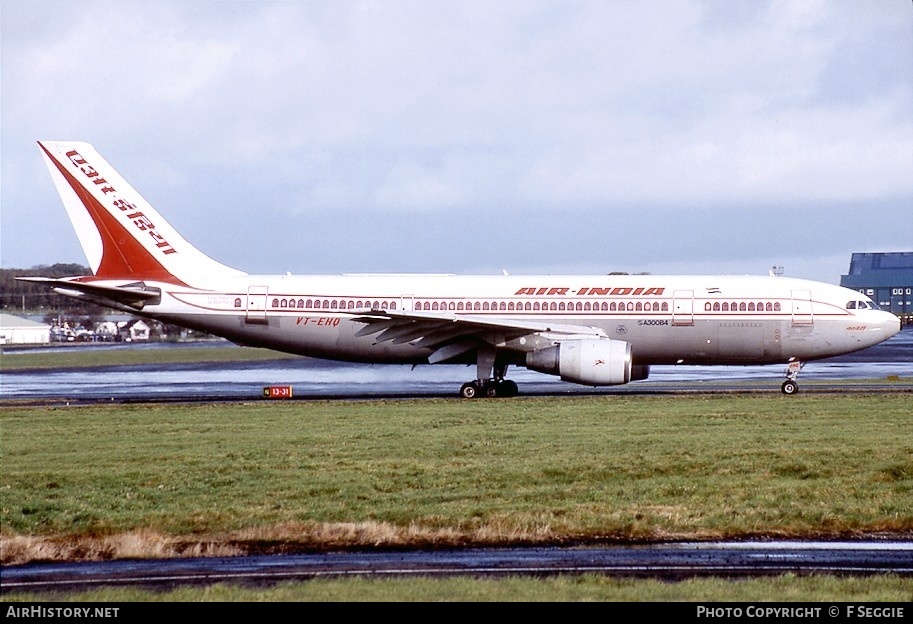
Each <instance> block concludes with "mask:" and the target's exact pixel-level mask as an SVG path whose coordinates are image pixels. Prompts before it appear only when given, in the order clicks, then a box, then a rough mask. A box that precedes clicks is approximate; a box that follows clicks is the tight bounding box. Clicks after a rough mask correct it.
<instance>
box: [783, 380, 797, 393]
mask: <svg viewBox="0 0 913 624" xmlns="http://www.w3.org/2000/svg"><path fill="white" fill-rule="evenodd" d="M780 391H781V392H782V393H783V394H796V393H797V392H798V391H799V384H797V383H796V382H795V381H793V380H791V379H787V380H786V381H784V382H783V385H782V386H780Z"/></svg>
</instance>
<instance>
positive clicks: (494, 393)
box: [460, 346, 519, 399]
mask: <svg viewBox="0 0 913 624" xmlns="http://www.w3.org/2000/svg"><path fill="white" fill-rule="evenodd" d="M506 374H507V364H506V363H502V362H496V361H495V349H494V347H490V346H485V347H480V348H479V350H478V352H477V354H476V375H477V378H476V380H475V381H468V382H466V383H464V384H463V386H462V387H461V388H460V396H461V397H463V398H464V399H475V398H476V397H486V398H489V399H492V398H494V397H514V396H517V394H519V389H518V388H517V382H515V381H511V380H510V379H504V376H505V375H506Z"/></svg>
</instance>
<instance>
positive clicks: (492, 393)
mask: <svg viewBox="0 0 913 624" xmlns="http://www.w3.org/2000/svg"><path fill="white" fill-rule="evenodd" d="M485 396H486V397H488V398H489V399H493V398H495V397H496V396H501V390H500V388H498V386H497V384H489V385H487V386H485Z"/></svg>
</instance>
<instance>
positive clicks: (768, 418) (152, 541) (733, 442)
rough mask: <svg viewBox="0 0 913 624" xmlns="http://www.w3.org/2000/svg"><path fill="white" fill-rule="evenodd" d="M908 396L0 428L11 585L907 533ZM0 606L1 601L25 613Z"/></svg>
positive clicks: (737, 593)
mask: <svg viewBox="0 0 913 624" xmlns="http://www.w3.org/2000/svg"><path fill="white" fill-rule="evenodd" d="M909 405H910V401H909V396H906V395H904V394H885V395H881V394H856V393H853V394H825V393H816V394H814V395H811V394H808V395H799V396H794V397H783V396H780V395H774V394H770V395H730V394H699V395H682V396H610V397H583V398H568V397H563V398H522V397H521V398H517V399H510V400H489V401H471V402H470V401H463V400H459V399H454V400H445V399H425V400H400V401H300V402H299V401H288V402H267V401H263V402H249V403H230V404H209V405H207V404H195V405H132V406H122V405H110V406H91V407H87V406H81V407H50V408H48V407H45V408H38V407H21V406H2V407H0V443H2V444H0V448H2V458H0V459H2V474H0V503H2V509H0V538H2V541H3V546H4V547H3V549H2V550H3V553H2V554H3V559H4V563H5V564H9V563H13V562H21V561H26V560H29V559H34V558H36V557H37V558H49V559H73V558H108V557H120V556H130V557H133V556H181V555H199V554H244V553H251V552H292V551H300V550H301V549H305V548H309V549H312V548H316V549H320V548H329V547H376V546H390V545H408V546H417V547H421V546H432V545H433V546H441V545H453V546H459V545H467V544H485V545H505V544H530V543H562V542H563V543H570V542H587V543H593V544H598V543H605V542H607V541H611V540H622V541H630V540H659V539H665V538H669V537H677V538H683V539H687V538H698V539H699V538H711V537H729V538H735V537H766V536H790V537H819V538H822V537H847V536H853V535H858V534H862V533H867V532H890V533H895V534H901V535H904V536H910V535H911V534H913V438H911V436H910V435H909V432H910V424H911V416H910V414H909ZM857 596H858V599H859V600H867V601H874V600H889V601H898V600H899V601H909V600H910V599H911V598H913V581H911V579H909V578H900V579H898V578H895V577H891V576H881V577H875V578H861V579H852V578H832V577H778V578H774V579H753V580H744V581H724V580H720V579H695V580H693V581H686V582H684V583H675V584H667V583H659V582H654V581H635V580H613V579H608V578H604V577H598V576H584V577H570V578H553V579H519V578H518V579H501V580H497V581H495V580H490V579H489V580H485V579H411V580H405V579H386V580H370V579H349V580H338V579H337V580H330V579H324V580H319V581H318V580H315V581H308V582H306V583H289V584H282V585H279V586H276V587H273V588H261V589H252V588H243V587H235V586H230V585H229V586H213V587H209V588H196V589H180V590H176V591H173V592H164V593H160V592H146V591H144V590H139V589H136V590H127V589H110V590H98V591H97V592H89V593H87V594H80V593H77V594H65V595H51V596H48V595H43V596H42V597H41V599H42V600H46V599H60V600H98V601H104V600H114V601H128V600H170V601H179V600H219V601H223V600H244V601H258V600H312V601H318V600H335V601H349V600H352V601H354V600H378V601H380V600H447V601H460V600H473V601H486V600H496V601H508V600H522V601H536V600H555V601H559V600H568V601H570V600H575V601H576V600H617V601H661V600H678V601H683V600H706V601H710V600H736V601H738V600H773V601H781V600H811V601H815V600H842V601H846V600H854V599H857V598H856V597H857ZM29 599H34V597H31V598H30V597H29V596H28V595H25V594H4V600H6V601H13V600H29Z"/></svg>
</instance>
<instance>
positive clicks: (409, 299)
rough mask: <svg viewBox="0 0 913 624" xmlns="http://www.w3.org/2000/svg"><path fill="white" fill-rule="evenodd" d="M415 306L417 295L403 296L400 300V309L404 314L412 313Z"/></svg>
mask: <svg viewBox="0 0 913 624" xmlns="http://www.w3.org/2000/svg"><path fill="white" fill-rule="evenodd" d="M414 305H415V295H402V296H400V298H399V309H400V310H403V311H404V312H411V311H412V310H413V306H414Z"/></svg>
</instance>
